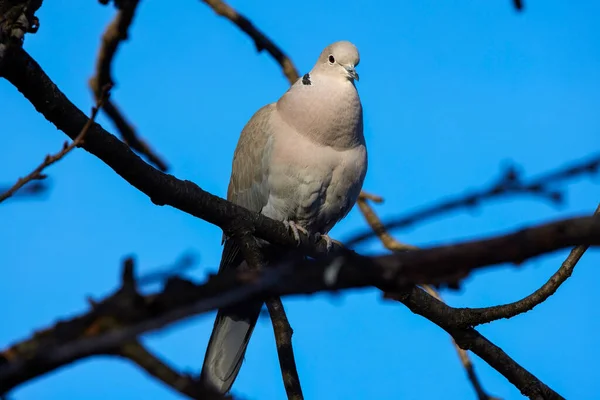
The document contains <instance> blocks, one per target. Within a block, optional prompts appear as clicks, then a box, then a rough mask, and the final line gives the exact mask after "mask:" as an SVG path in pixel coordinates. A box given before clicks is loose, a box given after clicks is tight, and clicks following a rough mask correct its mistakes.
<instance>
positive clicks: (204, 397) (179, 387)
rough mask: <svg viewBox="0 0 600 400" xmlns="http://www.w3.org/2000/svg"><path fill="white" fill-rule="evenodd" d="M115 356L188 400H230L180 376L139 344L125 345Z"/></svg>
mask: <svg viewBox="0 0 600 400" xmlns="http://www.w3.org/2000/svg"><path fill="white" fill-rule="evenodd" d="M115 355H118V356H121V357H123V358H127V359H129V360H130V361H132V362H134V363H135V364H137V365H138V366H139V367H141V368H142V369H143V370H145V371H146V372H147V373H148V374H149V375H150V376H152V377H154V378H156V379H158V380H160V381H162V382H164V383H165V384H167V385H168V386H170V387H171V388H173V389H174V390H176V391H177V392H179V393H181V394H183V395H185V396H187V397H189V398H190V399H197V400H209V399H210V400H212V399H214V400H217V399H232V397H231V396H221V395H218V394H216V393H212V392H210V390H209V389H208V388H206V387H205V386H204V385H202V384H201V383H200V381H199V380H197V379H194V378H193V377H191V376H189V375H185V374H180V373H179V372H177V371H176V370H175V369H173V368H172V367H170V366H169V365H168V364H167V363H166V362H165V361H162V360H161V359H160V358H159V357H158V356H156V355H155V354H152V353H151V352H150V351H149V350H148V349H146V348H145V347H144V346H142V345H141V344H140V343H139V342H136V341H134V342H130V343H125V344H124V345H123V346H121V347H120V348H119V349H117V350H116V351H115Z"/></svg>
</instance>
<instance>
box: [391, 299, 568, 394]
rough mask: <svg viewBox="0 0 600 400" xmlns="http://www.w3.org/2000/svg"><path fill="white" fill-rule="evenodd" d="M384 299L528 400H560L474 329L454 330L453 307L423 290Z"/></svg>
mask: <svg viewBox="0 0 600 400" xmlns="http://www.w3.org/2000/svg"><path fill="white" fill-rule="evenodd" d="M386 297H387V298H392V299H394V300H398V301H400V302H402V303H403V304H404V305H406V306H407V307H408V308H409V309H410V310H411V311H412V312H413V313H415V314H418V315H421V316H423V317H425V318H427V319H428V320H430V321H432V322H433V323H434V324H436V325H438V326H439V327H440V328H442V329H444V330H445V331H446V332H448V333H449V334H450V335H451V336H452V338H453V339H454V341H455V342H456V344H457V345H458V346H459V347H460V348H461V349H463V350H471V351H472V352H473V353H475V354H476V355H478V356H479V357H480V358H481V359H482V360H484V361H485V362H486V363H488V364H489V365H490V366H491V367H492V368H494V369H495V370H496V371H498V372H499V373H500V374H502V375H503V376H504V377H505V378H506V379H508V381H509V382H510V383H512V384H513V385H515V386H516V387H517V388H518V389H519V390H520V391H521V393H522V394H523V395H524V396H527V397H529V398H530V399H544V400H550V399H552V400H555V399H563V397H562V396H561V395H559V394H558V393H556V392H554V391H553V390H552V389H550V388H549V387H548V386H546V385H545V384H544V383H543V382H541V381H540V380H539V379H538V378H536V377H535V376H534V375H533V374H531V373H530V372H529V371H527V370H526V369H525V368H523V367H522V366H521V365H519V364H518V363H517V362H516V361H514V360H513V359H512V358H510V357H509V356H508V355H507V354H506V353H505V352H504V351H502V349H501V348H499V347H498V346H496V345H494V344H493V343H492V342H490V341H489V340H487V339H486V338H485V337H484V336H482V335H481V334H480V333H479V332H477V331H476V330H475V329H473V328H456V326H455V325H453V324H452V323H450V322H449V319H448V315H451V314H452V313H453V311H454V310H453V309H452V307H449V306H447V305H446V304H445V303H444V302H442V301H439V300H437V299H435V298H433V297H432V296H430V295H429V294H427V293H426V292H424V291H423V290H422V289H419V288H417V287H413V288H412V289H411V290H406V291H403V292H401V293H394V294H390V293H387V294H386Z"/></svg>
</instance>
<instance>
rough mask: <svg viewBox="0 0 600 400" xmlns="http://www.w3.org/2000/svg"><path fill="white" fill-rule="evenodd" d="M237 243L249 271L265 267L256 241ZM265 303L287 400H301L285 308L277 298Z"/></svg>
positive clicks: (247, 237) (247, 236)
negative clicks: (271, 325)
mask: <svg viewBox="0 0 600 400" xmlns="http://www.w3.org/2000/svg"><path fill="white" fill-rule="evenodd" d="M239 243H240V246H241V249H242V253H243V254H244V258H245V260H246V262H247V263H248V264H249V266H250V270H253V271H260V270H262V269H263V268H264V267H265V261H266V260H265V259H264V255H263V254H262V253H261V251H260V249H259V247H258V245H257V242H256V239H255V238H254V237H253V236H252V235H250V234H245V235H242V236H241V237H240V239H239ZM265 303H266V305H267V309H268V310H269V315H270V317H271V322H272V324H273V334H274V335H275V344H276V346H277V357H278V358H279V367H280V369H281V377H282V379H283V385H284V387H285V392H286V394H287V397H288V400H302V399H304V396H303V395H302V387H301V385H300V376H299V375H298V368H297V367H296V359H295V357H294V348H293V346H292V334H293V330H292V327H291V325H290V322H289V320H288V318H287V315H286V313H285V308H284V307H283V303H282V302H281V298H280V297H277V296H274V297H270V298H268V299H267V300H266V301H265Z"/></svg>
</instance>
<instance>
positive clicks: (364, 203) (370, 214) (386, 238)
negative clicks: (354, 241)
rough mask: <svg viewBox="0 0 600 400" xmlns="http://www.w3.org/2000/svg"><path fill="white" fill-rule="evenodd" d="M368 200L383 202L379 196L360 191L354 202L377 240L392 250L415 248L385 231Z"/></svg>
mask: <svg viewBox="0 0 600 400" xmlns="http://www.w3.org/2000/svg"><path fill="white" fill-rule="evenodd" d="M369 200H371V201H375V202H383V198H381V197H379V196H374V195H372V194H368V193H364V192H361V194H360V196H359V197H358V200H357V202H356V204H358V208H359V209H360V211H361V213H362V215H363V217H365V219H366V220H367V223H368V224H369V226H370V227H371V229H373V231H374V232H375V234H377V237H378V238H379V240H380V241H381V243H382V244H383V246H384V247H385V248H386V249H388V250H392V251H404V250H415V249H417V247H416V246H413V245H410V244H404V243H400V242H399V241H398V240H396V239H395V238H393V237H392V236H391V235H390V234H389V233H388V232H387V230H386V229H385V227H384V226H383V224H382V223H381V220H380V219H379V217H378V216H377V214H375V211H373V208H372V207H371V206H370V205H369V203H368V201H369Z"/></svg>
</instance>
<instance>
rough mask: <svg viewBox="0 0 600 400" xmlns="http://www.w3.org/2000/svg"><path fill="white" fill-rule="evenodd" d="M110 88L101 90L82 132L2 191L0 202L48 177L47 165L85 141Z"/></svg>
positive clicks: (105, 87) (107, 86)
mask: <svg viewBox="0 0 600 400" xmlns="http://www.w3.org/2000/svg"><path fill="white" fill-rule="evenodd" d="M109 89H110V86H109V85H106V86H104V88H103V89H102V91H101V92H100V96H99V97H98V100H97V101H96V106H95V107H93V108H92V113H91V116H90V119H88V120H87V121H86V124H85V125H84V126H83V128H82V129H81V132H80V133H79V134H78V135H77V137H76V138H75V139H74V140H73V141H72V142H71V144H69V143H68V142H65V143H64V144H63V147H62V149H61V150H60V151H59V152H58V153H56V154H48V155H46V157H44V161H42V163H41V164H40V165H38V166H37V167H36V168H35V169H34V170H33V171H31V172H30V173H29V174H27V175H26V176H25V177H23V178H19V179H17V182H16V183H15V184H14V185H13V186H12V187H10V188H9V189H8V190H7V191H5V192H2V193H0V203H2V202H3V201H4V200H6V199H8V198H9V197H11V196H13V195H14V194H15V193H16V192H17V191H18V190H19V189H21V188H22V187H23V186H25V185H26V184H27V183H29V182H31V181H34V180H40V179H44V178H46V176H45V175H43V174H42V171H43V170H44V169H46V167H49V166H50V165H52V164H54V163H55V162H57V161H59V160H60V159H62V158H63V157H64V156H66V155H67V154H69V152H70V151H71V150H73V149H74V148H75V147H77V146H80V145H81V144H82V143H83V141H84V138H85V135H86V134H87V132H88V131H89V129H90V127H91V126H92V124H93V123H94V120H95V119H96V115H97V114H98V110H100V108H102V106H103V105H104V102H105V101H106V100H107V99H108V97H109Z"/></svg>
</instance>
